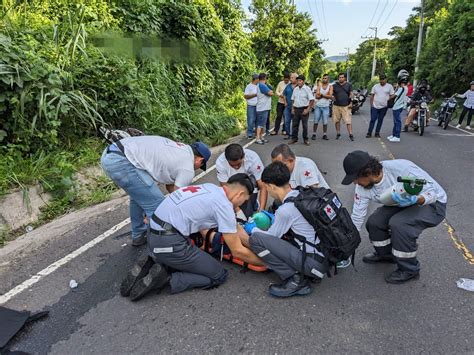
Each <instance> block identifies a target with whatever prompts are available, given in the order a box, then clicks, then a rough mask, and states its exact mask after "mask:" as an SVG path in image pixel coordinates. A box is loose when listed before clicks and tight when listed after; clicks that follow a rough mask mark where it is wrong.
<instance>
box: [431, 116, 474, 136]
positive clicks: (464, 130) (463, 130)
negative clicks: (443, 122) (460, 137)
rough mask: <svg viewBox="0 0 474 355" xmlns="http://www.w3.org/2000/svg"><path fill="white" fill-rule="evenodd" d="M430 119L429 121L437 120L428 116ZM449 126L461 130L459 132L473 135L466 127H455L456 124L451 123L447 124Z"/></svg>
mask: <svg viewBox="0 0 474 355" xmlns="http://www.w3.org/2000/svg"><path fill="white" fill-rule="evenodd" d="M430 120H431V121H435V122H438V120H437V119H435V118H430ZM449 127H451V128H454V129H457V130H458V131H461V132H463V133H467V134H470V135H471V136H474V133H471V132H469V131H468V130H467V129H462V128H457V127H456V126H453V125H451V124H450V125H449Z"/></svg>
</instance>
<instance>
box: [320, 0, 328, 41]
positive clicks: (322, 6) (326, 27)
mask: <svg viewBox="0 0 474 355" xmlns="http://www.w3.org/2000/svg"><path fill="white" fill-rule="evenodd" d="M321 8H322V10H323V20H324V30H325V31H326V38H329V32H328V26H327V22H326V14H325V13H324V0H321Z"/></svg>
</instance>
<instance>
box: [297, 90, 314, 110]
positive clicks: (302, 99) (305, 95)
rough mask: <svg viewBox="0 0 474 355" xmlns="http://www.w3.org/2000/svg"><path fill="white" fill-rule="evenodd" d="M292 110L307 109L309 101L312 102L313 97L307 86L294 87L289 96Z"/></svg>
mask: <svg viewBox="0 0 474 355" xmlns="http://www.w3.org/2000/svg"><path fill="white" fill-rule="evenodd" d="M291 100H292V101H293V107H294V108H301V107H307V106H308V105H309V103H310V101H314V95H313V92H312V91H311V89H310V88H309V86H308V85H303V86H302V87H299V86H296V87H295V88H294V89H293V95H291Z"/></svg>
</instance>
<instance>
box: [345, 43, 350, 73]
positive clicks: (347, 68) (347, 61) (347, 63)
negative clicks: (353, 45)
mask: <svg viewBox="0 0 474 355" xmlns="http://www.w3.org/2000/svg"><path fill="white" fill-rule="evenodd" d="M345 49H347V57H346V58H347V59H346V71H347V74H346V76H347V81H350V77H349V71H350V70H349V54H350V48H349V47H345Z"/></svg>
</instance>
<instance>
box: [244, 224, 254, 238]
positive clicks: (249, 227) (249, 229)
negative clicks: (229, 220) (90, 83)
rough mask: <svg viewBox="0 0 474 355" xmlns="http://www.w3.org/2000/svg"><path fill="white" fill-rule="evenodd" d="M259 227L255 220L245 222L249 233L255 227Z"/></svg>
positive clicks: (249, 233) (245, 227) (245, 228)
mask: <svg viewBox="0 0 474 355" xmlns="http://www.w3.org/2000/svg"><path fill="white" fill-rule="evenodd" d="M255 227H257V224H256V223H255V222H254V221H250V222H247V223H245V224H244V230H245V231H246V232H247V234H248V235H251V234H252V231H253V229H254V228H255Z"/></svg>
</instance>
